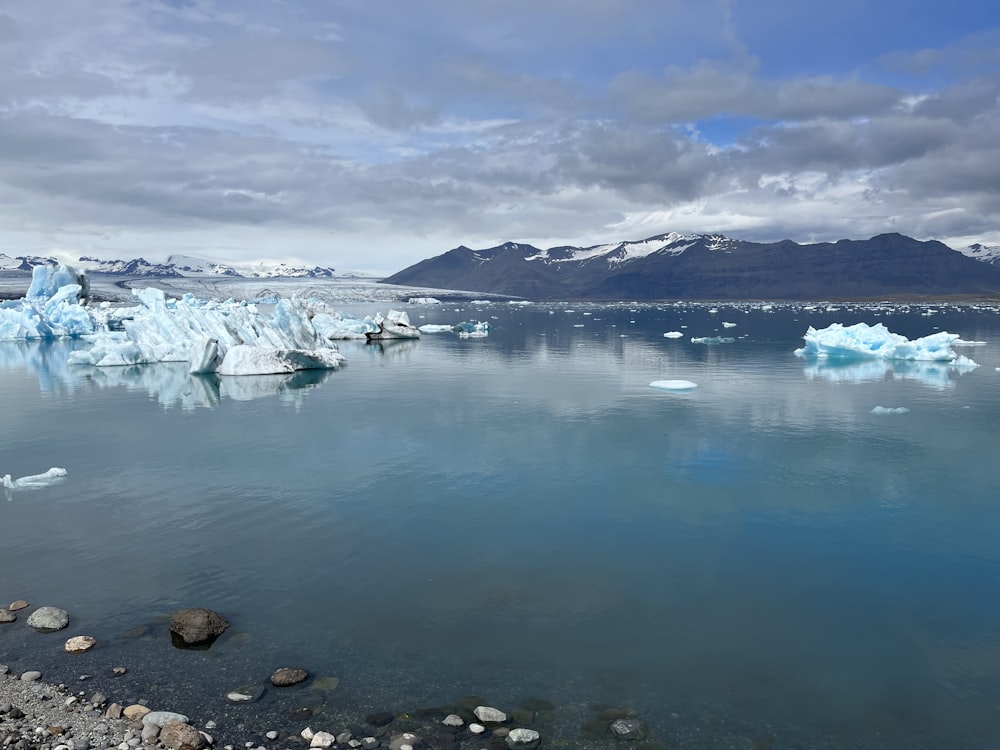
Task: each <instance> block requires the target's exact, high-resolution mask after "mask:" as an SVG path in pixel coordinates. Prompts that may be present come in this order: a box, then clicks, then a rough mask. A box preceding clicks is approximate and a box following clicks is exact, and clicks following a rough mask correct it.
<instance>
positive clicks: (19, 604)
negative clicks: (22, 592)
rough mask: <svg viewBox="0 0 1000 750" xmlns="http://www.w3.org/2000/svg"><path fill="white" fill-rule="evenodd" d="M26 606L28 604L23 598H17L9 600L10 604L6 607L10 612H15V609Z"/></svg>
mask: <svg viewBox="0 0 1000 750" xmlns="http://www.w3.org/2000/svg"><path fill="white" fill-rule="evenodd" d="M28 606H29V605H28V603H27V602H26V601H24V599H18V600H17V601H16V602H11V603H10V606H9V607H7V609H9V610H10V611H11V612H17V610H19V609H25V608H27V607H28Z"/></svg>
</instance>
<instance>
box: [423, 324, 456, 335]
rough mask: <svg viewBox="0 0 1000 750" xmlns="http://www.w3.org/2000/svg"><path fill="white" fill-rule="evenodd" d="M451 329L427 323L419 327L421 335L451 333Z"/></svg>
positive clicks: (447, 326) (446, 326)
mask: <svg viewBox="0 0 1000 750" xmlns="http://www.w3.org/2000/svg"><path fill="white" fill-rule="evenodd" d="M451 329H452V327H451V326H449V325H438V324H437V323H427V324H426V325H422V326H420V332H421V333H451Z"/></svg>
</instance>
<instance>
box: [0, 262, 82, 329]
mask: <svg viewBox="0 0 1000 750" xmlns="http://www.w3.org/2000/svg"><path fill="white" fill-rule="evenodd" d="M86 295H87V283H86V276H85V275H84V274H81V273H78V272H77V271H76V270H75V269H73V268H70V267H68V266H49V265H45V266H35V270H34V271H33V272H32V275H31V286H30V287H29V289H28V294H27V296H25V297H24V298H22V299H18V300H6V301H4V302H0V341H18V340H23V339H54V338H61V337H64V336H82V335H84V334H87V333H93V331H94V330H95V323H94V319H93V317H92V316H91V314H90V313H89V312H88V310H87V308H86V307H84V306H83V305H81V304H80V300H81V297H86Z"/></svg>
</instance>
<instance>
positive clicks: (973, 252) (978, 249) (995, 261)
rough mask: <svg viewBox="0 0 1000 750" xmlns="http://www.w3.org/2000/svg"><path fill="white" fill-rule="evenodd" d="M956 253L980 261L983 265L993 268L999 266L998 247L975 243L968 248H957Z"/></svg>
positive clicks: (999, 254)
mask: <svg viewBox="0 0 1000 750" xmlns="http://www.w3.org/2000/svg"><path fill="white" fill-rule="evenodd" d="M958 252H960V253H962V255H967V256H969V257H970V258H975V259H976V260H981V261H982V262H983V263H989V264H991V265H994V266H998V265H1000V245H984V244H982V243H980V242H976V243H975V244H972V245H969V246H968V247H965V248H959V250H958Z"/></svg>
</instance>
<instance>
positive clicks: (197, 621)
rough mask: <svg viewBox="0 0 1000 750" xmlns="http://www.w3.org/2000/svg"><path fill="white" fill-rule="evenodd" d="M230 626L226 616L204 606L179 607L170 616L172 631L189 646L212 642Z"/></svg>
mask: <svg viewBox="0 0 1000 750" xmlns="http://www.w3.org/2000/svg"><path fill="white" fill-rule="evenodd" d="M228 627H229V621H228V620H227V619H226V618H225V617H223V616H222V615H220V614H219V613H218V612H214V611H212V610H211V609H205V608H203V607H196V608H193V609H179V610H177V611H176V612H174V613H173V614H172V615H171V616H170V632H171V633H173V634H174V635H176V636H177V637H178V638H179V639H180V640H181V641H182V642H183V643H184V644H185V645H188V646H198V645H203V644H211V643H212V642H213V641H214V640H215V639H216V638H218V637H219V636H220V635H222V634H223V633H225V632H226V628H228ZM175 642H176V641H175Z"/></svg>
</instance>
